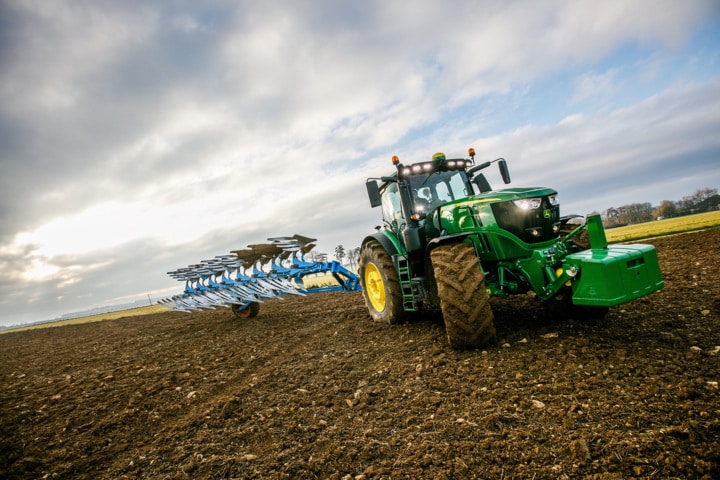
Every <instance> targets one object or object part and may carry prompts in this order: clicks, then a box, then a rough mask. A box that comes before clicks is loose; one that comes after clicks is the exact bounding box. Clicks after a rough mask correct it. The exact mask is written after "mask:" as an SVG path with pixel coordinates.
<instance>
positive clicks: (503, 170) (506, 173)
mask: <svg viewBox="0 0 720 480" xmlns="http://www.w3.org/2000/svg"><path fill="white" fill-rule="evenodd" d="M498 168H499V169H500V175H501V176H502V179H503V182H505V185H507V184H508V183H510V170H508V166H507V162H506V161H505V159H504V158H503V159H500V160H499V161H498Z"/></svg>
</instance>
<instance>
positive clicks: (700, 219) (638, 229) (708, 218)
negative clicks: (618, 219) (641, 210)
mask: <svg viewBox="0 0 720 480" xmlns="http://www.w3.org/2000/svg"><path fill="white" fill-rule="evenodd" d="M713 227H720V211H718V212H708V213H698V214H697V215H688V216H685V217H678V218H667V219H664V220H657V221H655V222H647V223H639V224H637V225H628V226H626V227H619V228H611V229H608V230H605V234H606V235H607V239H608V241H609V242H611V243H618V242H630V241H634V240H642V239H643V238H651V237H662V236H663V235H672V234H675V233H684V232H692V231H695V230H703V229H705V228H713Z"/></svg>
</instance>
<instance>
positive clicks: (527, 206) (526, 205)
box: [513, 198, 542, 210]
mask: <svg viewBox="0 0 720 480" xmlns="http://www.w3.org/2000/svg"><path fill="white" fill-rule="evenodd" d="M541 203H542V201H541V199H539V198H521V199H520V200H513V204H515V206H516V207H518V208H519V209H521V210H536V209H538V208H540V205H541Z"/></svg>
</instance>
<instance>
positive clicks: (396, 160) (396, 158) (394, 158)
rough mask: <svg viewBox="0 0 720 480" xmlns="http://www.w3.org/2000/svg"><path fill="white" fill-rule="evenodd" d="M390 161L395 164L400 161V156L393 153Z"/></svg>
mask: <svg viewBox="0 0 720 480" xmlns="http://www.w3.org/2000/svg"><path fill="white" fill-rule="evenodd" d="M392 162H393V165H397V164H398V163H400V157H398V156H397V155H393V156H392Z"/></svg>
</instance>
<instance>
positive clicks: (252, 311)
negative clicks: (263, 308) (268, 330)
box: [232, 302, 260, 318]
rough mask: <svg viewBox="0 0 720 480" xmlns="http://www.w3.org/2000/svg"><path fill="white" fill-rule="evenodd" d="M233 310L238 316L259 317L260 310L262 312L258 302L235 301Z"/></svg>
mask: <svg viewBox="0 0 720 480" xmlns="http://www.w3.org/2000/svg"><path fill="white" fill-rule="evenodd" d="M232 311H233V313H234V314H235V316H236V317H238V318H253V317H257V314H258V312H260V304H259V303H258V302H250V303H245V304H240V303H233V304H232Z"/></svg>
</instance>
